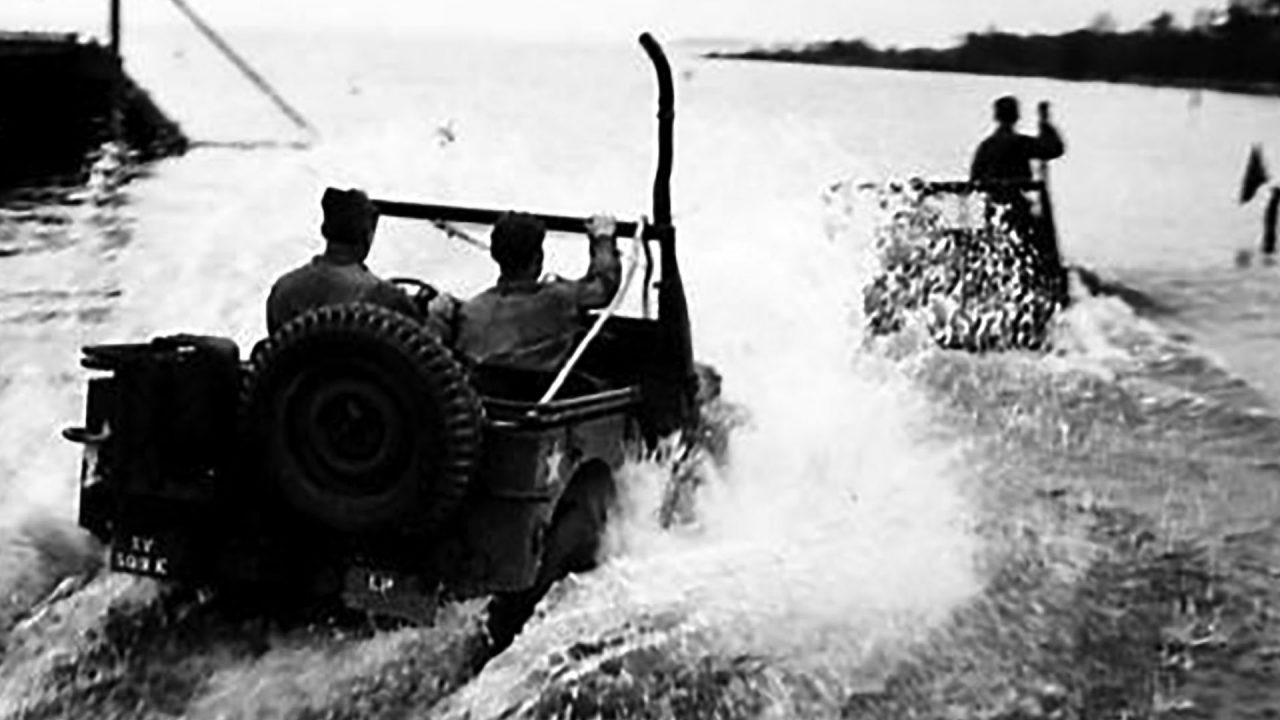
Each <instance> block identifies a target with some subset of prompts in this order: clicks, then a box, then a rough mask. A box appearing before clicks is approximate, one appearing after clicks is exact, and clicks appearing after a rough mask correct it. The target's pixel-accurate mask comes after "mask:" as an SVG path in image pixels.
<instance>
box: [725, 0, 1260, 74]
mask: <svg viewBox="0 0 1280 720" xmlns="http://www.w3.org/2000/svg"><path fill="white" fill-rule="evenodd" d="M708 56H709V57H721V58H737V59H751V60H771V61H779V62H800V63H817V64H827V65H858V66H866V67H881V68H894V69H902V70H936V71H946V72H966V73H983V74H992V75H1035V76H1044V77H1056V78H1065V79H1070V80H1107V81H1128V82H1143V83H1152V84H1169V85H1179V86H1187V87H1212V88H1218V89H1226V90H1235V91H1240V92H1260V93H1277V94H1280V0H1231V1H1230V3H1229V4H1228V5H1227V7H1226V8H1223V9H1204V10H1200V11H1197V12H1196V13H1195V14H1194V16H1193V17H1192V18H1191V21H1190V22H1189V23H1188V24H1187V25H1186V26H1182V25H1180V24H1179V23H1178V21H1177V19H1176V18H1175V17H1174V15H1173V14H1171V13H1168V12H1164V13H1161V14H1160V15H1158V16H1156V17H1155V18H1153V19H1152V20H1151V21H1149V22H1148V23H1146V24H1145V25H1143V26H1142V27H1141V28H1140V29H1137V30H1132V31H1129V32H1119V31H1118V30H1117V26H1116V22H1115V20H1114V18H1112V17H1111V16H1110V15H1108V14H1105V13H1104V14H1102V15H1099V16H1098V17H1097V18H1095V19H1094V21H1093V22H1091V23H1090V24H1089V27H1087V28H1083V29H1080V30H1076V31H1074V32H1068V33H1064V34H1061V35H1018V34H1014V33H1008V32H1002V31H1000V30H997V29H994V28H992V29H989V30H987V31H985V32H981V33H970V34H968V35H965V36H964V38H963V40H962V42H961V43H960V44H959V45H957V46H955V47H951V48H942V49H939V48H915V49H907V50H900V49H897V48H889V49H879V48H877V47H875V46H874V45H872V44H871V43H869V42H866V41H865V40H834V41H829V42H818V43H812V44H808V45H803V46H792V47H773V48H757V49H753V50H748V51H745V52H740V53H714V52H713V53H709V55H708Z"/></svg>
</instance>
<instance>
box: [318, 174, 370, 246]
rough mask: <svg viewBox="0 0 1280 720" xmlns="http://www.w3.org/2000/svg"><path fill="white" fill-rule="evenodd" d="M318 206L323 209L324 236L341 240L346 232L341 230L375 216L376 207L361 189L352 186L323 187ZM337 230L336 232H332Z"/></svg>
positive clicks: (355, 225)
mask: <svg viewBox="0 0 1280 720" xmlns="http://www.w3.org/2000/svg"><path fill="white" fill-rule="evenodd" d="M320 208H321V209H322V210H324V226H323V227H322V228H321V232H322V233H323V234H324V236H325V237H326V238H329V239H336V240H338V241H341V240H343V239H345V236H346V235H347V233H344V232H341V230H350V229H353V228H358V227H359V226H360V225H359V224H360V223H361V222H362V221H364V220H366V219H367V218H375V219H376V218H377V217H378V209H377V207H376V206H375V205H374V204H373V201H372V200H370V199H369V196H368V195H366V194H365V192H364V191H363V190H360V189H357V188H352V189H350V190H339V189H337V188H332V187H331V188H325V191H324V195H323V196H321V198H320ZM334 230H339V232H338V233H336V236H335V233H333V231H334Z"/></svg>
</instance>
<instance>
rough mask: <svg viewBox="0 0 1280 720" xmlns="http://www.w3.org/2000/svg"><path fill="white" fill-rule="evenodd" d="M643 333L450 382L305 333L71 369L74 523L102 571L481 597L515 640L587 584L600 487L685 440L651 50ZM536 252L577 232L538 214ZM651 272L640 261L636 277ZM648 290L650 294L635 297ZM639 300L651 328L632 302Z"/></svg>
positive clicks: (378, 328)
mask: <svg viewBox="0 0 1280 720" xmlns="http://www.w3.org/2000/svg"><path fill="white" fill-rule="evenodd" d="M640 42H641V44H642V46H643V47H644V49H645V51H646V52H647V53H648V56H649V57H650V59H651V60H652V62H653V65H654V67H655V69H656V72H657V76H658V82H659V93H658V96H659V97H658V106H659V113H658V117H659V118H660V122H659V132H658V137H659V142H658V150H659V152H658V162H657V173H656V175H657V176H656V179H655V182H654V189H653V217H652V220H651V222H649V223H647V224H640V223H619V231H618V233H619V235H620V236H628V235H632V236H634V235H636V234H638V235H639V237H640V238H641V239H642V242H641V243H640V245H641V246H642V247H643V249H644V252H643V254H642V257H643V260H642V261H640V260H638V261H637V262H638V263H642V267H643V271H644V283H643V285H642V286H641V288H640V291H641V293H642V294H643V296H644V303H643V304H644V307H645V312H644V313H643V314H642V315H643V316H641V317H624V316H622V315H618V314H615V313H612V312H609V311H603V312H602V313H591V314H589V317H587V318H585V319H586V320H587V321H588V322H589V323H598V324H599V325H600V331H599V333H598V334H597V335H595V337H594V338H593V339H592V340H591V341H590V342H589V343H587V344H586V345H585V346H584V347H583V348H581V349H582V352H581V353H579V357H578V358H577V362H576V364H575V365H574V366H573V367H572V368H571V369H569V368H566V369H565V370H569V371H563V372H562V373H560V374H562V375H563V376H564V377H563V378H559V379H561V380H564V382H563V384H562V385H561V386H560V387H559V389H558V391H557V392H556V393H555V394H554V396H553V395H552V393H550V392H548V391H549V389H550V388H551V386H552V384H553V382H555V381H556V380H557V379H558V378H556V377H555V374H548V373H540V372H529V371H522V370H518V369H515V368H510V367H487V366H483V365H481V366H478V367H467V366H466V365H465V363H463V362H461V361H460V359H459V358H458V357H456V356H455V355H454V354H453V353H452V351H451V350H449V349H448V348H446V347H445V346H443V345H442V344H441V343H440V342H439V341H437V339H436V338H435V336H433V335H431V334H430V333H427V332H424V331H423V326H421V325H420V324H419V323H418V322H416V321H415V320H414V319H411V318H409V317H407V316H405V315H400V314H398V313H396V312H392V311H389V310H386V309H382V308H379V307H373V306H368V305H358V304H357V305H339V306H330V307H323V308H320V309H317V310H313V311H311V312H308V313H306V314H304V315H302V316H300V317H297V318H295V319H293V320H292V321H290V322H288V323H287V324H285V325H284V326H283V327H281V328H279V329H278V330H277V331H276V332H274V333H273V334H271V335H270V336H269V337H267V338H265V339H263V340H261V341H260V342H258V343H257V344H256V345H255V346H254V347H253V349H252V351H251V352H250V353H249V354H248V357H247V359H245V358H242V356H241V350H240V348H238V347H237V346H236V344H235V343H234V342H233V341H231V340H229V339H226V338H219V337H208V336H192V335H173V336H168V337H159V338H155V339H152V340H150V341H149V342H144V343H132V344H107V345H94V346H90V347H86V348H84V351H83V352H84V356H83V360H82V362H83V365H84V366H85V367H86V368H89V369H92V370H95V371H100V374H99V375H98V376H96V377H93V378H92V379H90V380H89V390H88V396H87V410H86V420H85V423H84V426H83V427H77V428H70V429H68V430H66V431H65V433H64V434H65V435H66V437H67V438H68V439H70V440H73V441H75V442H79V443H82V444H84V445H85V453H84V464H83V471H82V479H81V489H80V516H79V521H80V524H81V525H82V526H83V527H85V528H87V529H88V530H90V531H91V532H92V533H93V534H94V535H96V536H97V537H98V538H100V539H101V540H102V541H103V542H104V543H105V544H106V545H107V547H108V549H109V558H110V567H111V568H112V569H113V570H115V571H119V572H124V573H132V574H136V575H145V576H152V577H157V578H163V579H165V580H169V581H175V582H178V583H184V584H189V585H192V586H203V587H213V588H218V589H222V590H225V591H227V592H236V593H242V594H245V595H247V596H256V597H259V598H262V599H279V600H281V601H283V602H295V601H297V600H299V599H302V598H333V599H337V598H340V599H342V600H344V601H345V602H346V604H348V605H349V606H354V607H359V608H363V609H366V610H370V611H373V612H377V613H385V614H389V615H396V616H400V617H407V618H410V619H413V620H416V621H422V622H429V621H430V620H431V617H432V613H433V611H434V608H435V607H436V604H437V600H438V598H439V597H440V595H441V594H442V593H444V594H447V595H449V596H453V597H468V596H479V595H487V594H495V593H496V594H498V595H499V596H500V597H505V598H508V599H509V600H510V604H511V605H512V606H518V607H522V608H524V609H523V610H519V611H516V615H517V617H516V618H515V621H516V622H520V621H522V619H523V617H521V616H522V615H527V612H528V611H529V610H531V609H532V602H534V601H536V598H537V597H538V596H539V594H540V593H541V592H543V591H545V589H546V587H547V586H548V585H549V583H550V582H552V581H554V580H555V579H557V578H558V577H560V576H563V575H564V574H565V573H566V572H569V571H574V570H581V569H586V568H588V567H590V566H591V564H592V563H593V562H594V555H595V550H596V547H595V546H596V544H597V543H598V542H599V537H600V533H601V531H602V529H603V522H604V513H605V511H606V509H607V505H608V503H609V502H610V500H611V496H612V494H613V492H614V471H615V470H616V469H617V468H618V467H619V466H620V464H621V463H622V462H623V460H624V455H625V453H627V452H628V451H629V450H633V449H643V448H644V447H645V446H646V445H652V444H653V443H655V442H657V440H658V439H659V438H661V437H664V436H666V435H668V434H670V433H672V432H675V431H678V430H681V429H685V428H690V427H692V426H693V425H694V424H695V422H696V419H697V418H696V416H697V408H696V407H695V405H696V393H697V381H696V375H695V368H694V363H693V354H692V345H691V338H690V328H689V316H688V309H687V306H686V300H685V294H684V288H683V284H682V281H681V276H680V268H679V264H678V262H677V253H676V233H675V228H674V227H673V226H672V224H671V213H670V195H669V179H670V173H671V136H672V121H673V111H672V108H673V97H672V93H673V88H672V83H671V75H670V69H669V66H668V63H667V61H666V58H665V56H664V54H663V52H662V49H661V47H660V46H659V45H658V43H657V42H656V41H654V39H653V38H652V37H651V36H649V35H648V34H645V35H642V36H641V38H640ZM375 203H376V205H377V206H378V209H379V211H380V213H381V214H382V215H384V216H393V217H400V218H407V219H421V220H430V221H435V222H437V223H440V222H444V223H479V224H484V223H493V222H495V221H496V220H497V218H498V217H499V215H500V213H499V212H498V211H496V210H489V209H483V208H466V207H456V206H447V205H429V204H422V203H410V202H398V201H390V200H377V201H375ZM540 217H541V218H542V220H543V221H544V222H545V223H546V225H547V227H548V229H549V230H551V231H559V232H579V233H581V232H584V231H585V227H586V225H585V220H584V219H583V218H580V217H567V216H554V215H541V216H540ZM655 255H656V257H657V260H656V261H655ZM655 272H656V273H657V276H658V277H659V280H658V281H657V282H656V283H655V282H653V278H654V274H655ZM654 287H656V289H657V302H656V312H655V313H650V312H649V311H648V310H649V302H648V300H649V297H648V296H649V293H650V290H651V289H652V288H654Z"/></svg>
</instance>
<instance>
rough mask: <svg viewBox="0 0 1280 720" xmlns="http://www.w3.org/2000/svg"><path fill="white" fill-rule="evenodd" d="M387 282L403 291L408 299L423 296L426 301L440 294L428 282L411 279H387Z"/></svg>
mask: <svg viewBox="0 0 1280 720" xmlns="http://www.w3.org/2000/svg"><path fill="white" fill-rule="evenodd" d="M387 282H389V283H391V284H392V285H395V286H396V287H398V288H400V289H401V290H403V291H404V293H405V294H406V295H408V296H410V297H416V296H419V295H425V296H426V297H427V299H428V300H429V299H431V298H433V297H435V296H437V295H439V294H440V291H439V290H437V289H436V288H435V286H434V285H431V284H430V283H428V282H425V281H423V280H419V279H418V278H411V277H393V278H387Z"/></svg>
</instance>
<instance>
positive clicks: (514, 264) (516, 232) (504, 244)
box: [489, 212, 547, 279]
mask: <svg viewBox="0 0 1280 720" xmlns="http://www.w3.org/2000/svg"><path fill="white" fill-rule="evenodd" d="M546 236H547V228H546V226H545V225H543V224H542V221H541V220H539V219H538V218H536V217H534V216H532V215H529V214H526V213H519V212H506V213H503V214H502V217H500V218H498V222H496V223H494V225H493V233H492V234H491V235H490V236H489V241H490V242H489V254H490V255H492V256H493V259H494V261H495V262H497V263H498V267H499V268H500V269H501V270H502V276H503V277H506V278H512V279H536V278H537V277H538V275H540V274H542V240H543V238H545V237H546Z"/></svg>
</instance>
